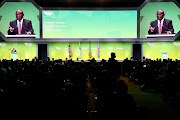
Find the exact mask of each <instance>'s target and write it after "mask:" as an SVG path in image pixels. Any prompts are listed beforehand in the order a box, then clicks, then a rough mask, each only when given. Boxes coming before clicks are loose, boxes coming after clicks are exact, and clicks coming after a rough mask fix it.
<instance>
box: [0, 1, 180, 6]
mask: <svg viewBox="0 0 180 120" xmlns="http://www.w3.org/2000/svg"><path fill="white" fill-rule="evenodd" d="M2 1H3V0H0V2H2ZM6 1H9V0H6ZM10 1H17V0H10ZM19 1H27V0H19ZM28 1H30V0H28ZM34 1H35V2H36V3H37V4H38V5H39V6H41V7H139V6H140V5H141V4H142V3H143V2H144V1H145V0H34ZM154 1H162V0H154ZM165 1H168V0H165ZM172 1H173V0H172ZM176 1H177V2H179V3H180V0H176Z"/></svg>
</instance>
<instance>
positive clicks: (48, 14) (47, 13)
mask: <svg viewBox="0 0 180 120" xmlns="http://www.w3.org/2000/svg"><path fill="white" fill-rule="evenodd" d="M44 14H45V15H47V16H52V14H53V13H52V12H44Z"/></svg>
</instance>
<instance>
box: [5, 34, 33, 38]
mask: <svg viewBox="0 0 180 120" xmlns="http://www.w3.org/2000/svg"><path fill="white" fill-rule="evenodd" d="M36 36H37V35H26V34H22V35H19V34H18V35H5V37H7V38H36Z"/></svg>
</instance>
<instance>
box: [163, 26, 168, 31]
mask: <svg viewBox="0 0 180 120" xmlns="http://www.w3.org/2000/svg"><path fill="white" fill-rule="evenodd" d="M162 27H164V28H165V29H167V30H169V29H168V28H167V27H165V26H164V25H163V26H162ZM169 31H170V30H169Z"/></svg>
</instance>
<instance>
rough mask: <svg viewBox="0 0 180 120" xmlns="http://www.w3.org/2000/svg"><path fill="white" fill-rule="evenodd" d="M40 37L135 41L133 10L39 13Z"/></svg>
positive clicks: (135, 12) (135, 25)
mask: <svg viewBox="0 0 180 120" xmlns="http://www.w3.org/2000/svg"><path fill="white" fill-rule="evenodd" d="M42 17H43V38H137V11H136V10H111V11H110V10H104V11H103V10H43V13H42Z"/></svg>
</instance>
